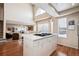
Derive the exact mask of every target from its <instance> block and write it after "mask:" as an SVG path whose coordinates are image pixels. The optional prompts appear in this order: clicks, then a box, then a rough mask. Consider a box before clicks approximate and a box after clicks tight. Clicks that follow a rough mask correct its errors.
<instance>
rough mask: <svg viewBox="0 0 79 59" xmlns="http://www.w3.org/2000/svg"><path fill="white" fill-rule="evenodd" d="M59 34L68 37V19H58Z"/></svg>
mask: <svg viewBox="0 0 79 59" xmlns="http://www.w3.org/2000/svg"><path fill="white" fill-rule="evenodd" d="M58 36H59V37H64V38H67V19H66V18H60V19H58Z"/></svg>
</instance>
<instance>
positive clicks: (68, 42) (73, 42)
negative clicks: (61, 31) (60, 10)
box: [54, 12, 79, 49]
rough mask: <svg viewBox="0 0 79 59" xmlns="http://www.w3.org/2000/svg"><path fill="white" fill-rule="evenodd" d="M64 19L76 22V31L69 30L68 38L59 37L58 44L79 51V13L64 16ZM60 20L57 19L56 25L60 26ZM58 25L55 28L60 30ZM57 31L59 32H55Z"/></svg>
mask: <svg viewBox="0 0 79 59" xmlns="http://www.w3.org/2000/svg"><path fill="white" fill-rule="evenodd" d="M63 17H66V18H67V22H68V21H71V20H74V21H75V29H74V30H69V29H68V30H67V38H60V37H58V44H61V45H65V46H68V47H72V48H76V49H78V36H77V22H78V20H79V12H77V13H74V14H71V15H67V16H63ZM63 17H62V18H63ZM60 18H61V17H60ZM58 19H59V18H58ZM58 19H56V22H55V23H56V24H58V23H57V22H58ZM56 24H55V27H56V28H55V29H58V26H57V25H56ZM55 29H54V30H55ZM56 31H57V32H58V30H55V32H56Z"/></svg>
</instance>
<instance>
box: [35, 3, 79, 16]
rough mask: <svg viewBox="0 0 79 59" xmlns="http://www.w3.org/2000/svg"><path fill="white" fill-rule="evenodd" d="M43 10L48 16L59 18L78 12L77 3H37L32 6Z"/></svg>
mask: <svg viewBox="0 0 79 59" xmlns="http://www.w3.org/2000/svg"><path fill="white" fill-rule="evenodd" d="M34 5H36V6H37V7H39V8H42V9H43V10H45V11H46V12H47V13H48V14H49V15H51V16H55V17H59V16H64V15H68V14H71V13H75V12H78V11H79V3H37V4H34Z"/></svg>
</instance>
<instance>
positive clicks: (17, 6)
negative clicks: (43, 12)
mask: <svg viewBox="0 0 79 59" xmlns="http://www.w3.org/2000/svg"><path fill="white" fill-rule="evenodd" d="M4 8H5V9H4V14H5V16H4V17H5V19H6V20H7V22H8V23H16V24H17V23H18V24H26V25H27V24H33V12H32V6H31V4H27V3H5V4H4Z"/></svg>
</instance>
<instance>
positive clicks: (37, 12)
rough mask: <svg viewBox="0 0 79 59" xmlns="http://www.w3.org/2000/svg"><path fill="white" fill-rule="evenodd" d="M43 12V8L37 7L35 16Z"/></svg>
mask: <svg viewBox="0 0 79 59" xmlns="http://www.w3.org/2000/svg"><path fill="white" fill-rule="evenodd" d="M45 12H46V11H45V10H43V9H41V8H38V9H37V11H36V14H35V16H38V15H41V14H43V13H45Z"/></svg>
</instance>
